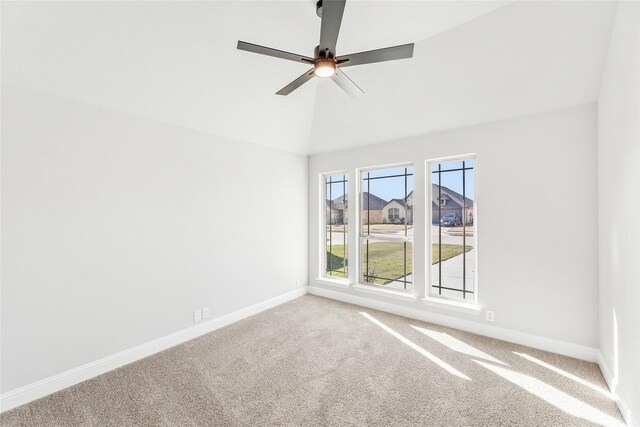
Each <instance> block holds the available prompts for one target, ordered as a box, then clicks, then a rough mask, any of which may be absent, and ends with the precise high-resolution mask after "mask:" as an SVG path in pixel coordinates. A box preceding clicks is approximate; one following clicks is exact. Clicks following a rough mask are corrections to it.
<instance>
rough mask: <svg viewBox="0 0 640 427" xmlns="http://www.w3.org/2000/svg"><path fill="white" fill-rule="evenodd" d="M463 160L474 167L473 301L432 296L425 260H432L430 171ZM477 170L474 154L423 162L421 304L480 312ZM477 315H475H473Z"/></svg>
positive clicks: (431, 177) (429, 269)
mask: <svg viewBox="0 0 640 427" xmlns="http://www.w3.org/2000/svg"><path fill="white" fill-rule="evenodd" d="M463 160H473V161H474V166H473V180H474V183H473V190H474V191H473V225H474V232H473V239H474V241H473V242H474V246H473V248H474V250H475V251H476V252H475V254H476V255H475V260H474V278H473V282H474V292H473V300H463V299H460V298H453V297H450V296H447V295H437V294H434V293H433V292H434V289H433V286H432V280H431V279H432V275H433V269H432V265H431V264H430V263H429V262H427V261H426V260H431V259H433V243H434V242H433V240H432V236H431V220H432V218H433V202H432V200H433V180H432V179H433V174H432V171H431V168H432V165H433V164H437V163H445V162H452V161H463ZM477 168H478V157H477V155H476V154H475V153H471V154H463V155H459V156H449V157H439V158H435V159H429V160H426V161H425V182H426V183H427V185H426V190H427V191H426V197H425V206H424V207H425V235H426V239H425V244H426V248H425V254H426V255H427V256H426V257H425V263H424V264H425V265H424V268H425V270H426V271H425V276H424V277H425V279H426V283H425V288H426V289H425V295H426V296H425V298H423V299H422V302H423V303H424V304H425V305H431V306H434V304H436V305H435V306H440V307H448V308H452V309H460V310H463V311H465V312H471V313H475V312H476V311H477V312H478V313H479V312H480V310H481V307H480V305H479V304H478V293H479V286H478V284H479V283H478V282H479V281H478V227H477V224H478V216H477V209H478V205H477V203H476V198H477V197H476V195H477V192H478V191H477V190H478V178H477V174H476V171H477ZM475 314H477V313H475Z"/></svg>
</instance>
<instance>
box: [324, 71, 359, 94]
mask: <svg viewBox="0 0 640 427" xmlns="http://www.w3.org/2000/svg"><path fill="white" fill-rule="evenodd" d="M332 79H333V81H334V82H336V84H337V85H338V86H340V88H341V89H342V90H343V91H345V92H347V95H349V96H350V97H352V98H356V97H358V96H360V95H363V94H364V91H363V90H362V89H360V88H359V87H358V85H357V84H355V83H354V82H353V80H351V79H350V78H349V77H348V76H347V75H346V74H345V73H344V72H343V71H342V70H340V69H338V70H336V73H335V74H334V75H333V77H332Z"/></svg>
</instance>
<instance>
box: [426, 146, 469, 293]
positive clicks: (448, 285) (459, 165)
mask: <svg viewBox="0 0 640 427" xmlns="http://www.w3.org/2000/svg"><path fill="white" fill-rule="evenodd" d="M430 175H431V186H430V187H429V186H427V189H428V190H429V191H431V233H430V234H429V235H430V241H431V275H430V276H431V286H430V292H429V294H430V295H431V296H438V297H443V298H449V299H457V300H465V301H475V300H476V285H475V282H476V280H475V265H476V237H475V236H476V224H475V223H474V214H475V206H476V203H475V160H474V159H473V158H465V159H458V160H455V161H447V162H438V163H431V174H430ZM427 200H428V198H427ZM445 201H446V203H443V202H445ZM438 202H439V203H438Z"/></svg>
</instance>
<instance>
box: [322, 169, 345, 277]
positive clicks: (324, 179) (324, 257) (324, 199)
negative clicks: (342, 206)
mask: <svg viewBox="0 0 640 427" xmlns="http://www.w3.org/2000/svg"><path fill="white" fill-rule="evenodd" d="M335 175H344V176H345V177H346V179H347V194H346V195H347V203H349V199H350V197H349V190H348V184H349V180H350V179H351V178H350V177H349V171H347V170H338V171H333V172H323V173H321V174H320V176H319V185H320V191H319V193H320V206H321V208H320V230H319V234H320V237H319V242H320V254H319V258H320V263H319V272H318V273H319V274H318V277H317V278H316V281H318V282H319V283H323V284H328V285H333V286H339V287H343V288H344V287H345V286H343V285H346V287H347V288H348V287H349V286H351V282H350V281H349V276H350V275H351V273H350V272H351V267H347V277H345V278H342V277H335V276H328V275H327V271H326V266H327V242H326V235H325V233H326V226H327V205H326V203H327V177H329V176H335ZM349 234H350V233H349V231H347V248H348V247H349V240H350V239H349ZM348 260H349V254H348V252H347V262H348Z"/></svg>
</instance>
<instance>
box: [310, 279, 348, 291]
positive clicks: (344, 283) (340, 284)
mask: <svg viewBox="0 0 640 427" xmlns="http://www.w3.org/2000/svg"><path fill="white" fill-rule="evenodd" d="M316 282H317V283H319V284H321V285H328V286H335V287H336V288H341V289H349V288H350V287H351V283H349V281H348V280H347V279H330V278H328V277H317V278H316Z"/></svg>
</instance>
